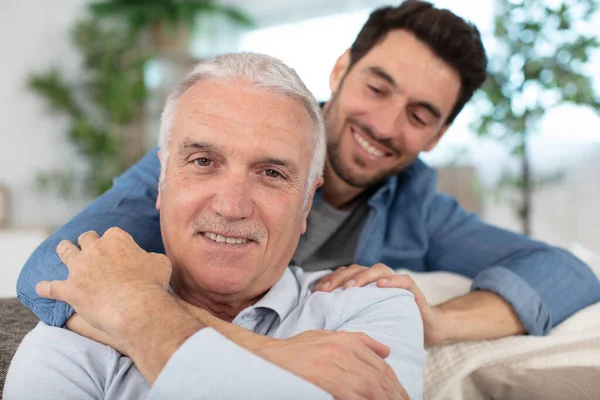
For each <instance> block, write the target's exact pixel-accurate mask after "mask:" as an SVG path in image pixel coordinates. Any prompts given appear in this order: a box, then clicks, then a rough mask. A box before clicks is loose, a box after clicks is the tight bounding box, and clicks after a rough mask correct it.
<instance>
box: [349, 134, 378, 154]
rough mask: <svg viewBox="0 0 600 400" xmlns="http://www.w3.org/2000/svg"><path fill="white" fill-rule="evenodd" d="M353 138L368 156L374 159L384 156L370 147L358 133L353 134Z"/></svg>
mask: <svg viewBox="0 0 600 400" xmlns="http://www.w3.org/2000/svg"><path fill="white" fill-rule="evenodd" d="M354 137H355V138H356V141H357V142H358V144H360V147H362V148H363V149H364V150H365V151H366V152H367V153H369V154H370V155H372V156H374V157H383V156H384V155H385V153H384V152H382V151H380V150H378V149H376V148H375V147H373V146H371V145H370V144H369V143H368V142H367V141H366V140H365V139H363V138H362V137H361V136H360V135H359V134H358V133H355V134H354Z"/></svg>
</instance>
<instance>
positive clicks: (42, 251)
mask: <svg viewBox="0 0 600 400" xmlns="http://www.w3.org/2000/svg"><path fill="white" fill-rule="evenodd" d="M159 169H160V164H159V161H158V157H157V149H154V150H152V151H151V152H150V153H148V154H147V155H146V156H144V158H142V159H141V160H140V161H139V162H138V163H137V164H136V165H135V166H133V167H132V168H130V169H129V170H128V171H126V172H125V173H124V174H123V175H122V176H120V177H119V178H117V179H115V181H114V185H113V187H112V189H110V190H109V191H108V192H106V193H105V194H103V195H102V196H100V197H99V198H98V199H96V200H95V201H94V202H93V203H91V204H90V205H89V206H88V207H87V208H86V209H85V210H83V211H82V212H81V213H80V214H79V215H77V216H76V217H75V218H74V219H73V220H71V221H70V222H68V223H67V224H66V225H65V226H63V227H62V228H60V229H59V230H57V231H56V232H55V233H53V234H52V236H50V237H49V238H48V239H46V241H44V242H43V243H42V244H41V245H40V246H39V247H38V248H37V249H36V250H35V252H34V253H33V254H32V255H31V257H30V258H29V260H28V261H27V263H26V264H25V266H24V267H23V270H22V272H21V274H20V276H19V280H18V282H17V295H18V297H19V299H20V300H21V301H22V302H23V304H25V305H26V306H27V307H29V308H30V309H31V310H32V311H33V312H34V313H35V314H36V315H37V316H38V317H39V318H40V319H42V320H43V321H44V322H45V323H47V324H49V325H54V326H62V325H64V324H65V322H66V321H67V319H68V318H69V317H70V316H71V314H72V313H73V309H72V308H71V307H70V306H69V305H67V304H65V303H62V302H57V301H53V300H48V299H44V298H40V297H39V296H38V295H37V294H36V292H35V285H36V284H37V283H38V282H39V281H41V280H55V279H66V278H67V275H68V271H67V269H66V267H65V266H64V264H63V263H62V262H61V261H60V259H59V258H58V256H57V255H56V251H55V249H56V246H57V244H58V243H59V242H60V241H61V240H63V239H70V240H72V241H76V240H77V237H78V236H79V235H80V234H81V233H83V232H86V231H88V230H92V229H93V230H95V231H97V232H98V233H99V234H103V233H104V231H106V230H107V229H108V228H110V227H112V226H118V227H120V228H122V229H124V230H125V231H127V232H129V233H130V234H131V235H132V236H133V238H134V239H135V241H136V242H137V243H138V244H139V245H140V246H141V247H142V248H144V249H145V250H147V251H152V252H163V253H164V248H163V244H162V239H161V235H160V223H159V215H158V211H157V210H156V208H155V202H156V197H157V194H158V175H159ZM436 184H437V175H436V173H435V171H434V170H433V169H431V168H430V167H428V166H427V165H425V164H424V163H423V162H422V161H420V160H417V161H415V162H414V163H413V164H412V165H411V166H410V167H408V168H407V169H406V170H404V171H403V172H402V173H401V174H399V175H398V176H394V177H392V178H390V179H389V180H388V182H386V184H385V185H383V186H382V187H381V188H380V189H379V190H378V191H377V192H375V194H374V195H373V196H372V197H371V198H370V199H369V206H370V212H369V215H368V219H367V221H366V223H365V225H364V227H363V231H362V232H361V234H360V238H359V241H358V245H357V249H356V254H355V262H356V263H357V264H362V265H372V264H375V263H378V262H383V263H385V264H387V265H389V266H390V267H392V268H407V269H410V270H413V271H450V272H454V273H458V274H460V275H464V276H467V277H469V278H471V279H473V287H472V289H473V290H477V289H482V290H489V291H492V292H494V293H497V294H498V295H500V296H501V297H502V298H504V299H505V300H506V301H507V302H508V303H510V304H511V305H512V307H513V308H514V310H515V312H516V313H517V315H518V316H519V318H520V320H521V322H522V323H523V326H524V327H525V329H526V331H527V332H528V333H529V334H532V335H544V334H546V333H548V332H549V330H550V329H551V328H552V327H553V326H555V325H556V324H558V323H560V322H562V321H563V320H564V319H566V318H567V317H569V316H570V315H571V314H573V313H575V312H576V311H578V310H580V309H582V308H584V307H586V306H588V305H590V304H592V303H595V302H597V301H600V282H599V281H598V278H597V277H596V276H595V275H594V274H593V272H592V271H591V269H590V268H588V266H586V265H585V264H584V263H582V262H581V261H580V260H578V259H577V258H575V257H574V256H573V255H571V254H570V253H568V252H566V251H564V250H561V249H558V248H555V247H551V246H548V245H546V244H544V243H540V242H537V241H534V240H531V239H529V238H527V237H525V236H522V235H519V234H515V233H512V232H509V231H506V230H503V229H499V228H496V227H493V226H490V225H487V224H485V223H483V222H482V221H481V220H480V219H479V218H477V216H475V215H473V214H470V213H467V212H465V211H464V210H463V209H462V208H461V207H460V206H459V205H458V203H457V202H456V200H454V199H453V198H452V197H450V196H448V195H445V194H440V193H436ZM314 201H320V196H319V195H317V196H315V200H314Z"/></svg>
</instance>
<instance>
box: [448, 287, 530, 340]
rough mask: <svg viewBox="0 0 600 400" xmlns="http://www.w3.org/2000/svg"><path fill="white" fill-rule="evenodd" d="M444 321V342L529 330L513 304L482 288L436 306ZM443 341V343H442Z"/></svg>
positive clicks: (494, 336) (519, 332)
mask: <svg viewBox="0 0 600 400" xmlns="http://www.w3.org/2000/svg"><path fill="white" fill-rule="evenodd" d="M436 309H437V311H438V312H439V313H440V316H441V319H442V321H443V334H442V338H441V339H442V343H452V342H457V341H463V340H484V339H496V338H501V337H505V336H512V335H522V334H524V333H525V329H524V328H523V324H521V321H520V320H519V318H518V316H517V314H516V313H515V311H514V310H513V308H512V307H511V305H510V304H508V303H507V302H506V301H505V300H504V299H502V298H501V297H500V296H498V295H497V294H494V293H492V292H488V291H484V290H478V291H474V292H471V293H469V294H466V295H464V296H460V297H456V298H454V299H451V300H448V301H447V302H445V303H442V304H440V305H438V306H436ZM440 344H441V343H440Z"/></svg>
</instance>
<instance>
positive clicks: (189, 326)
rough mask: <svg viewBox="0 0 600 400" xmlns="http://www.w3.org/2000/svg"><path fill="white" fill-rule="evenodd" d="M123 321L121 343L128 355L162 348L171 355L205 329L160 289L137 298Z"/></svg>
mask: <svg viewBox="0 0 600 400" xmlns="http://www.w3.org/2000/svg"><path fill="white" fill-rule="evenodd" d="M124 316H125V318H121V319H122V324H123V326H122V329H121V335H122V339H121V341H122V342H123V343H125V345H126V348H127V350H128V354H130V355H132V358H134V357H133V355H135V354H140V353H143V352H147V351H148V349H153V351H154V349H157V347H162V348H163V349H164V350H165V351H166V352H170V353H172V352H174V351H175V350H176V349H177V348H178V347H179V346H181V344H183V342H185V341H186V340H187V339H188V338H189V337H190V336H191V335H193V334H194V333H195V332H197V331H198V330H200V329H202V328H204V327H205V325H203V324H202V323H201V322H200V321H198V320H197V319H195V318H194V317H193V316H192V315H191V314H190V313H189V312H188V311H187V310H185V309H184V308H182V307H181V306H180V305H179V304H178V302H177V300H176V299H175V298H174V297H173V296H171V295H170V294H169V293H167V292H165V291H163V290H160V291H156V292H154V291H152V292H147V293H145V295H144V296H139V297H138V298H136V299H135V300H134V301H133V302H132V303H131V304H130V307H129V311H128V312H127V313H125V314H124Z"/></svg>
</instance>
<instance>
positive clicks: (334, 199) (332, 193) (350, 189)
mask: <svg viewBox="0 0 600 400" xmlns="http://www.w3.org/2000/svg"><path fill="white" fill-rule="evenodd" d="M324 178H325V179H324V182H323V200H325V201H326V202H327V203H328V204H331V205H332V206H333V207H335V208H338V209H340V210H343V209H344V208H347V207H349V206H350V205H351V204H352V202H353V201H354V200H356V198H357V197H358V196H359V195H360V194H361V193H362V192H364V191H365V188H357V187H354V186H351V185H348V184H347V183H346V182H344V181H343V180H342V179H341V178H340V177H339V176H338V175H337V174H336V173H335V171H334V170H333V168H331V164H329V161H327V162H326V163H325V170H324Z"/></svg>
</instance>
